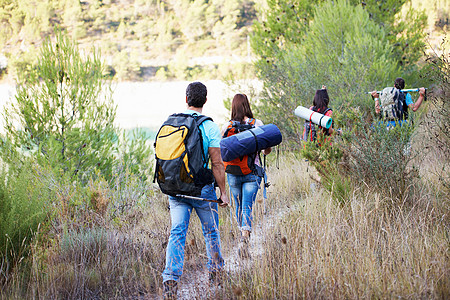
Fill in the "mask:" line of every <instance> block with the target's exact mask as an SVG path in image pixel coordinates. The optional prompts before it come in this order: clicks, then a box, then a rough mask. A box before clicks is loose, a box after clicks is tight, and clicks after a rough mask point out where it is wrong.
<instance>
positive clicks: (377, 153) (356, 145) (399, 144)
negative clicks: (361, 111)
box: [344, 122, 418, 204]
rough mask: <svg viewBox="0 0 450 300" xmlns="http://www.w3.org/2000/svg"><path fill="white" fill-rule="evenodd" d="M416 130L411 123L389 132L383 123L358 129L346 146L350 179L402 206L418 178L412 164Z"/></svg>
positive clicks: (396, 127)
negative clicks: (412, 136)
mask: <svg viewBox="0 0 450 300" xmlns="http://www.w3.org/2000/svg"><path fill="white" fill-rule="evenodd" d="M413 131H414V126H413V125H412V123H408V125H403V126H395V127H393V128H392V127H390V129H388V128H387V127H386V125H385V124H383V123H381V122H379V123H377V124H375V125H372V126H365V127H364V130H359V131H358V133H356V134H355V136H354V137H353V138H352V139H351V140H350V142H349V144H348V145H346V146H344V147H345V152H346V155H347V156H348V160H347V161H346V166H347V167H348V174H349V176H350V177H351V178H352V179H353V180H354V181H355V182H363V183H365V185H366V186H367V187H369V188H370V189H373V190H375V191H377V192H379V193H380V194H382V195H384V196H386V197H390V198H392V199H393V201H394V203H396V202H397V201H400V202H397V204H399V203H402V202H403V201H404V200H405V199H406V197H407V195H408V191H409V190H410V188H411V187H413V186H414V180H415V179H416V178H417V177H418V173H417V168H416V167H415V166H413V165H412V161H413V158H414V157H415V155H414V151H412V149H411V135H412V133H413Z"/></svg>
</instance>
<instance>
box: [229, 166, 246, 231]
mask: <svg viewBox="0 0 450 300" xmlns="http://www.w3.org/2000/svg"><path fill="white" fill-rule="evenodd" d="M242 177H244V176H239V175H232V174H227V179H228V185H229V186H230V190H231V194H232V196H233V199H234V204H235V205H234V206H235V210H236V220H237V223H238V226H239V228H241V226H242V181H241V179H242Z"/></svg>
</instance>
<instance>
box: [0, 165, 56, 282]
mask: <svg viewBox="0 0 450 300" xmlns="http://www.w3.org/2000/svg"><path fill="white" fill-rule="evenodd" d="M50 195H51V193H50V191H49V190H48V188H47V187H46V186H45V185H44V184H42V181H41V180H40V178H39V177H38V176H37V173H36V172H35V168H34V167H33V164H32V163H25V164H24V165H21V167H19V168H17V169H16V168H14V167H10V168H9V170H7V168H6V167H3V168H2V169H1V170H0V233H1V234H0V260H1V264H0V270H1V274H2V277H0V282H2V281H3V280H5V279H6V280H7V279H8V274H10V272H11V271H12V270H13V269H14V268H15V267H16V266H17V264H18V263H19V262H21V261H22V259H24V258H27V256H28V255H29V254H30V250H31V248H30V245H31V243H32V241H33V239H34V238H35V237H36V234H37V233H38V232H39V231H40V230H42V228H45V226H43V224H44V223H45V222H46V221H47V216H48V214H49V210H50V207H49V205H48V204H49V201H48V200H49V199H50V197H51V196H50Z"/></svg>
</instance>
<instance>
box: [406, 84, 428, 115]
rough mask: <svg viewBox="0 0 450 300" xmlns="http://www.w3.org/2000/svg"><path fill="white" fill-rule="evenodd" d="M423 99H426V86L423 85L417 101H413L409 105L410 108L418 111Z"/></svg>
mask: <svg viewBox="0 0 450 300" xmlns="http://www.w3.org/2000/svg"><path fill="white" fill-rule="evenodd" d="M423 99H425V88H423V87H421V88H420V89H419V99H417V101H416V102H415V103H411V104H410V105H408V106H409V108H410V109H411V110H412V111H416V110H418V109H419V107H420V106H421V105H422V102H423Z"/></svg>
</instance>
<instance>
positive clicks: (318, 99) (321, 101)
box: [303, 85, 335, 141]
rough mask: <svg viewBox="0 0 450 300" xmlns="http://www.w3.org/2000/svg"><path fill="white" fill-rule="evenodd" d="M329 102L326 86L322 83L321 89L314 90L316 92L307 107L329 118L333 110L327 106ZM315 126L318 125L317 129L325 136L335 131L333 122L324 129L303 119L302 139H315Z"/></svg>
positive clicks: (316, 132)
mask: <svg viewBox="0 0 450 300" xmlns="http://www.w3.org/2000/svg"><path fill="white" fill-rule="evenodd" d="M329 102H330V97H328V91H327V87H326V86H324V85H322V89H320V90H316V94H315V95H314V100H313V106H311V107H310V108H309V109H310V110H312V111H315V112H318V113H321V114H323V115H325V116H328V117H330V118H331V116H332V115H333V110H332V109H331V108H329V107H328V103H329ZM316 126H317V127H319V129H320V130H321V132H322V133H323V134H324V135H325V136H329V135H331V134H332V133H333V132H334V131H335V130H334V129H333V124H332V125H331V126H330V128H328V129H326V128H323V127H321V126H319V125H315V124H313V123H312V122H311V121H305V127H304V129H303V140H305V141H315V140H316V138H317V134H318V131H317V130H316Z"/></svg>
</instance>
